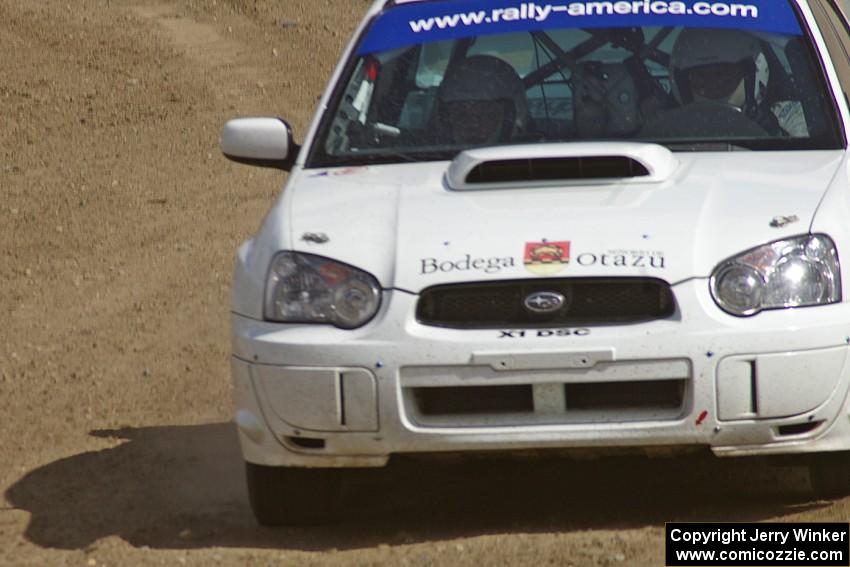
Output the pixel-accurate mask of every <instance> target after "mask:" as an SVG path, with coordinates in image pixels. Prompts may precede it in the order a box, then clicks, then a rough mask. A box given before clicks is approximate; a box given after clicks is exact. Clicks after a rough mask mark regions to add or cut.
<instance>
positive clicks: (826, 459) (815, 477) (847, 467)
mask: <svg viewBox="0 0 850 567" xmlns="http://www.w3.org/2000/svg"><path fill="white" fill-rule="evenodd" d="M809 478H810V480H811V483H812V490H814V492H815V494H816V495H817V496H819V497H821V498H826V499H832V498H841V497H843V496H847V495H848V494H850V452H839V453H824V454H821V455H814V456H813V457H812V460H811V462H810V463H809Z"/></svg>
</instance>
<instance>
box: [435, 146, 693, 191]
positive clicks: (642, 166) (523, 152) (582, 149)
mask: <svg viewBox="0 0 850 567" xmlns="http://www.w3.org/2000/svg"><path fill="white" fill-rule="evenodd" d="M677 166H678V162H677V160H676V158H675V156H674V155H673V153H672V152H671V151H670V150H668V149H667V148H665V147H663V146H659V145H657V144H640V143H628V142H627V143H622V142H587V143H576V144H570V143H566V144H536V145H523V146H502V147H495V148H480V149H473V150H467V151H465V152H461V153H460V154H458V156H457V157H456V158H455V159H454V160H453V161H452V163H451V165H449V169H448V171H447V172H446V184H447V185H448V188H449V189H452V190H454V191H474V190H482V189H512V188H519V187H552V186H564V185H589V184H607V183H613V182H616V183H660V182H661V181H664V180H666V179H667V178H669V177H670V176H671V175H672V174H673V172H674V171H675V170H676V167H677Z"/></svg>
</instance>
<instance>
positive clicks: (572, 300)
mask: <svg viewBox="0 0 850 567" xmlns="http://www.w3.org/2000/svg"><path fill="white" fill-rule="evenodd" d="M539 292H554V293H557V294H560V295H561V296H563V298H564V302H563V306H562V307H561V308H560V309H558V310H557V311H554V312H552V313H535V312H534V311H532V310H530V309H529V308H528V307H526V305H525V302H526V298H528V297H529V296H530V295H532V294H535V293H539ZM675 309H676V306H675V300H674V298H673V292H672V291H671V290H670V286H669V285H668V284H667V283H666V282H664V281H662V280H659V279H654V278H564V279H546V280H513V281H501V282H476V283H464V284H450V285H441V286H434V287H430V288H428V289H426V290H425V291H423V292H422V294H421V296H420V298H419V303H418V305H417V308H416V317H417V319H418V320H419V322H420V323H422V324H423V325H433V326H439V327H451V328H456V329H492V328H505V327H525V328H540V327H559V326H568V325H573V326H575V325H590V324H612V323H617V324H625V323H637V322H641V321H650V320H653V319H664V318H666V317H670V316H671V315H673V313H674V312H675Z"/></svg>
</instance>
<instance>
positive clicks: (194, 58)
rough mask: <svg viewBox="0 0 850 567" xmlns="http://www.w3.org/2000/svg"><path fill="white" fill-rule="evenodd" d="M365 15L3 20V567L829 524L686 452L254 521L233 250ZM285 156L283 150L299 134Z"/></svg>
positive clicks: (807, 506) (550, 463)
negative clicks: (700, 526)
mask: <svg viewBox="0 0 850 567" xmlns="http://www.w3.org/2000/svg"><path fill="white" fill-rule="evenodd" d="M365 7H366V2H364V1H363V0H279V1H272V0H163V1H161V2H155V1H154V2H150V1H144V0H64V1H57V0H38V1H37V2H35V1H33V2H30V1H26V0H0V52H2V53H3V54H5V56H4V57H2V58H0V191H2V200H0V242H2V245H0V285H2V294H0V321H2V325H0V399H2V400H4V401H5V402H4V404H3V405H4V411H3V412H2V414H0V415H2V418H3V429H2V432H0V463H2V465H0V487H2V489H3V494H4V502H3V503H2V507H0V565H14V566H18V565H38V566H43V565H86V566H96V565H115V566H120V565H175V564H176V565H205V566H206V565H217V564H221V565H258V566H260V565H262V566H266V565H293V566H296V565H297V566H305V565H306V566H309V565H340V566H343V565H344V566H361V565H422V566H427V565H459V566H463V565H470V566H476V567H480V566H481V565H510V564H516V565H546V564H551V565H574V566H576V567H579V566H583V565H620V564H622V565H662V564H663V560H662V556H663V530H664V522H665V521H670V520H689V521H756V520H759V521H814V520H821V521H824V520H833V521H847V519H848V503H850V500H842V501H836V502H822V501H813V500H812V497H811V495H810V493H809V490H808V478H807V475H806V473H805V471H804V470H800V469H794V468H777V467H774V466H772V465H771V464H769V463H765V462H762V461H746V462H740V461H734V462H727V461H722V462H718V461H716V460H714V459H710V458H707V457H705V456H694V457H689V458H677V459H656V460H645V459H634V458H618V459H607V460H602V461H577V462H576V461H566V460H544V461H512V462H502V461H493V460H482V461H475V462H462V463H455V462H443V463H418V462H405V461H400V462H398V463H395V464H394V465H393V466H392V467H390V468H389V469H387V470H383V471H374V472H372V473H368V474H366V473H364V474H361V475H358V476H357V477H355V478H353V482H352V483H351V484H350V486H348V488H347V492H346V494H345V496H344V498H345V504H346V506H345V507H346V510H347V512H346V514H345V516H344V517H343V518H341V519H340V520H339V522H337V523H335V524H333V525H330V526H326V527H323V528H312V529H284V530H269V529H262V528H259V527H257V526H256V525H255V523H254V521H253V518H252V516H251V514H250V510H249V509H248V506H247V500H246V495H245V490H244V478H243V470H242V465H241V460H240V456H239V451H238V447H237V444H236V437H235V433H234V429H233V426H232V425H231V424H230V423H229V413H230V395H229V376H228V370H229V369H228V349H229V344H228V340H229V339H228V294H229V286H230V268H231V259H232V255H233V253H234V251H235V249H236V247H237V245H238V244H239V243H240V242H241V241H242V240H243V239H244V238H245V237H247V236H248V235H249V234H250V233H251V232H252V231H253V230H254V229H255V228H256V227H257V225H258V223H259V221H260V219H261V218H262V216H263V214H264V213H265V211H266V210H267V208H268V207H269V205H270V203H271V201H272V199H273V198H274V196H275V194H276V192H277V191H278V189H279V187H280V184H281V182H282V181H283V176H282V175H281V174H279V173H274V172H267V171H262V170H259V169H252V168H247V167H241V166H237V165H234V164H231V163H229V162H227V161H226V160H225V159H224V158H223V157H221V155H220V153H219V151H218V148H217V138H218V131H219V129H220V127H221V124H222V123H223V122H224V121H225V120H226V119H227V118H230V117H235V116H240V115H277V116H282V117H285V118H287V119H288V120H289V121H290V122H291V123H292V125H293V126H294V129H295V131H296V133H303V132H304V131H305V130H306V127H307V123H308V120H309V118H310V115H311V113H312V111H313V107H314V105H315V103H316V99H317V97H318V95H319V94H320V92H321V91H322V89H323V88H324V83H325V81H326V79H327V77H328V75H329V73H330V71H331V67H332V65H333V64H334V62H335V60H336V58H337V57H338V54H339V51H340V49H341V47H342V44H343V42H344V41H345V40H346V39H347V37H348V35H349V34H350V33H351V30H352V28H353V26H354V25H355V24H356V22H357V21H358V19H359V17H360V15H361V13H362V11H363V10H364V9H365ZM296 137H297V136H296Z"/></svg>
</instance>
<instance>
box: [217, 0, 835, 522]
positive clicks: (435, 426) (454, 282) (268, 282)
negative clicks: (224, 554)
mask: <svg viewBox="0 0 850 567" xmlns="http://www.w3.org/2000/svg"><path fill="white" fill-rule="evenodd" d="M848 53H850V35H848V28H847V22H846V21H845V19H844V16H843V14H842V12H841V10H840V8H839V6H838V5H837V4H836V3H835V2H834V1H833V0H740V1H730V2H725V1H724V2H721V1H704V2H695V1H691V0H683V1H661V0H636V1H614V2H591V1H583V0H552V1H544V0H534V1H520V0H404V1H403V0H390V1H387V0H378V1H376V2H374V3H373V4H372V5H371V7H370V8H369V9H368V11H367V14H366V17H365V19H364V20H363V22H362V24H361V25H360V27H359V29H358V30H357V31H356V33H355V34H354V37H353V39H352V41H351V43H350V44H349V45H348V47H347V49H346V50H345V53H344V55H343V57H342V59H341V62H340V64H339V66H338V67H337V69H336V71H335V72H334V74H333V76H332V78H331V80H330V83H329V87H328V89H327V92H326V93H325V94H324V96H323V98H322V99H321V102H320V104H319V108H318V111H317V113H316V116H315V119H314V121H313V123H312V125H311V127H310V129H309V131H308V132H307V134H306V136H305V137H304V143H303V145H302V146H298V145H296V144H295V143H294V142H293V137H292V132H291V129H290V127H289V126H288V125H287V124H286V123H285V122H284V121H282V120H280V119H274V118H244V119H236V120H231V121H230V122H228V123H227V124H226V125H225V127H224V130H223V132H222V137H221V146H222V150H223V152H224V153H225V155H226V156H227V157H229V158H231V159H233V160H236V161H239V162H244V163H249V164H254V165H259V166H266V167H275V168H278V169H282V170H286V171H289V176H288V179H287V181H286V184H285V187H284V189H283V191H282V192H281V194H280V196H279V198H278V199H277V201H276V202H275V204H274V205H273V207H272V209H271V211H270V212H269V214H268V216H267V217H266V219H265V221H264V223H263V224H262V226H261V228H260V229H259V231H258V233H257V234H256V236H254V237H253V238H251V239H250V240H248V241H247V242H246V243H245V244H243V245H242V247H241V248H240V249H239V252H238V256H237V260H236V268H235V274H234V280H233V303H232V313H233V314H232V336H233V356H232V376H233V383H234V391H235V400H236V413H235V421H236V424H237V426H238V430H239V438H240V441H241V447H242V452H243V456H244V459H245V461H246V462H247V463H248V465H247V466H248V469H247V470H248V485H249V494H250V499H251V503H252V506H253V509H254V512H255V514H256V516H257V518H258V520H259V521H260V522H261V523H265V524H281V523H293V522H301V521H316V520H319V519H321V518H322V517H323V516H324V515H326V514H327V513H328V511H329V510H330V509H331V508H332V507H333V504H334V502H335V499H336V489H337V487H338V483H339V481H340V477H341V476H342V475H344V471H345V470H346V469H347V468H351V467H381V466H383V465H385V464H386V463H387V462H388V460H389V459H390V458H391V457H393V456H395V455H406V454H417V455H420V456H421V455H436V454H440V453H446V452H450V453H469V454H476V453H480V452H485V451H487V452H494V451H495V452H505V453H510V452H512V451H546V450H560V451H566V452H569V451H577V450H592V451H594V452H599V453H603V454H604V453H605V452H614V451H622V450H634V451H638V452H641V451H643V452H659V451H661V452H675V451H679V450H685V451H686V450H692V449H708V450H710V451H711V452H713V453H714V454H716V455H718V456H743V455H801V456H802V455H806V456H807V462H809V463H810V464H811V471H812V483H813V485H814V487H815V488H817V489H818V490H820V491H821V492H822V493H824V494H827V495H832V494H838V493H841V492H842V491H846V490H848V489H850V464H848V463H850V459H848V458H847V456H846V455H848V454H850V398H848V391H850V359H848V349H850V303H848V300H847V296H848V293H850V279H848V278H850V270H848V269H844V270H842V267H843V266H845V267H846V266H848V265H850V164H848V153H847V126H848V124H850V109H848V98H847V93H850V57H848Z"/></svg>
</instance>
